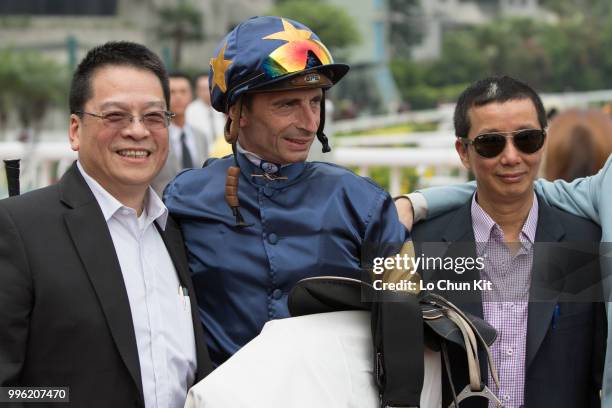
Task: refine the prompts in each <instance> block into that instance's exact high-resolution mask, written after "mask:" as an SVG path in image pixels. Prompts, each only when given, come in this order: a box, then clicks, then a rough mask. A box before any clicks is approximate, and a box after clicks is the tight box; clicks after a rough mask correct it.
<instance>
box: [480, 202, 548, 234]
mask: <svg viewBox="0 0 612 408" xmlns="http://www.w3.org/2000/svg"><path fill="white" fill-rule="evenodd" d="M538 208H539V205H538V197H537V195H536V194H535V193H534V194H533V203H532V205H531V209H530V210H529V214H528V215H527V219H526V220H525V223H524V224H523V227H522V228H521V233H520V235H519V239H520V240H521V242H523V243H526V242H529V243H530V244H533V243H534V242H535V234H536V230H537V226H538ZM471 213H472V227H473V228H474V239H475V241H476V242H487V241H489V240H490V239H491V232H492V231H493V230H494V229H498V230H499V231H500V232H501V228H500V227H499V225H497V223H496V222H495V221H493V219H492V218H491V217H490V216H489V214H487V213H486V212H485V210H483V208H482V207H481V206H480V205H479V204H478V202H477V201H476V194H474V195H473V196H472V206H471Z"/></svg>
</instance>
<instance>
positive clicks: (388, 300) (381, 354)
mask: <svg viewBox="0 0 612 408" xmlns="http://www.w3.org/2000/svg"><path fill="white" fill-rule="evenodd" d="M375 296H376V299H375V301H374V302H373V303H372V339H373V341H374V358H375V362H374V364H375V365H374V367H375V370H376V372H375V377H376V381H377V383H378V388H379V390H380V403H381V408H392V407H418V406H419V405H420V397H421V391H422V389H423V379H424V370H425V367H424V365H425V363H424V358H423V355H424V353H425V346H424V338H423V318H422V314H421V307H420V305H419V299H418V298H417V296H415V295H412V294H409V293H402V292H393V291H379V292H376V295H375ZM407 351H408V352H407Z"/></svg>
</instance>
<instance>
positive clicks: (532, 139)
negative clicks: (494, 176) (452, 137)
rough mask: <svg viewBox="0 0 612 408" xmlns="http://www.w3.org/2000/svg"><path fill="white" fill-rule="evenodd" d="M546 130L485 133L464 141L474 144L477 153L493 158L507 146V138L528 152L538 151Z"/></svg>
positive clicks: (521, 149)
mask: <svg viewBox="0 0 612 408" xmlns="http://www.w3.org/2000/svg"><path fill="white" fill-rule="evenodd" d="M545 138H546V131H545V130H543V129H521V130H515V131H514V132H494V133H483V134H481V135H478V136H476V137H475V138H474V140H468V139H464V140H463V143H464V144H466V145H468V144H471V145H472V146H474V150H476V153H478V154H479V155H481V156H482V157H486V158H492V157H495V156H497V155H499V154H500V153H501V152H503V151H504V149H505V148H506V139H512V143H514V147H516V148H517V149H518V150H520V151H521V152H523V153H526V154H532V153H535V152H537V151H538V150H540V149H541V148H542V146H543V145H544V139H545Z"/></svg>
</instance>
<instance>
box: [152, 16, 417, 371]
mask: <svg viewBox="0 0 612 408" xmlns="http://www.w3.org/2000/svg"><path fill="white" fill-rule="evenodd" d="M348 69H349V67H348V66H347V65H345V64H338V63H334V61H333V59H332V57H331V55H330V53H329V51H328V50H327V48H326V47H325V46H324V45H323V43H322V42H321V41H320V40H319V38H318V37H317V36H316V34H315V33H313V32H312V31H311V30H310V29H309V28H308V27H306V26H304V25H303V24H301V23H299V22H297V21H292V20H289V19H285V18H281V17H274V16H267V17H254V18H251V19H249V20H247V21H244V22H242V23H241V24H239V25H238V26H237V27H236V28H235V29H234V30H232V31H231V32H230V33H229V34H228V35H227V36H226V37H225V38H224V39H223V40H222V41H221V43H220V44H219V46H218V47H217V50H216V51H215V56H214V57H213V58H212V60H211V81H210V84H211V100H212V105H213V107H214V108H215V109H216V110H217V111H220V112H224V113H227V114H228V120H227V123H226V129H225V137H226V140H227V141H228V143H230V144H231V145H232V147H233V150H234V154H233V155H230V156H227V157H224V158H222V159H210V160H209V161H207V163H206V165H205V167H204V168H202V169H193V170H186V171H184V172H183V173H181V174H179V175H178V176H177V177H176V178H175V179H174V181H172V182H171V183H170V184H169V185H168V187H167V189H166V191H165V194H164V201H165V203H166V205H167V206H168V208H169V209H170V212H171V214H172V215H173V216H174V217H175V218H176V219H177V220H178V221H179V223H180V226H181V228H182V231H183V234H184V237H185V243H186V245H187V247H188V252H189V261H190V267H191V271H192V276H193V280H194V283H195V287H196V291H197V295H198V301H199V304H200V316H201V318H202V321H203V323H204V327H205V330H207V332H208V333H209V336H210V337H209V349H210V351H211V355H212V356H213V360H214V362H215V363H217V364H220V363H223V362H224V361H225V360H227V359H228V358H229V357H231V355H232V354H234V353H235V352H236V351H237V350H238V349H240V348H241V347H242V346H244V345H245V344H246V343H247V342H249V341H250V340H252V339H253V338H254V337H255V336H256V335H258V334H259V332H260V331H261V329H262V327H263V326H264V324H265V323H266V322H267V321H268V320H271V319H277V318H283V317H287V316H288V315H289V312H288V307H287V295H288V293H289V291H290V290H291V288H292V287H293V286H294V285H295V283H296V282H297V281H299V280H300V279H303V278H306V277H311V276H318V275H326V274H327V275H340V276H349V277H353V278H361V264H362V261H363V260H365V259H366V258H367V257H368V256H372V255H374V256H378V255H375V254H380V255H384V254H383V253H381V251H379V248H378V247H377V246H379V245H380V246H384V245H385V244H399V245H400V246H401V245H402V244H403V243H404V241H406V240H407V238H408V235H407V232H406V230H405V228H404V227H403V225H401V223H400V222H399V220H398V218H397V213H396V211H395V207H394V206H393V201H392V200H391V199H390V197H389V195H388V194H387V193H386V192H385V191H384V190H383V189H382V188H380V187H379V186H377V185H375V184H374V183H372V182H371V181H369V180H367V179H364V178H361V177H358V176H356V175H355V174H354V173H352V172H351V171H349V170H347V169H344V168H341V167H338V166H335V165H332V164H328V163H323V162H307V161H306V158H307V156H308V152H309V150H310V147H311V145H312V143H313V142H314V141H315V139H318V141H319V142H321V144H322V146H323V151H324V152H327V151H329V150H330V147H329V143H328V140H327V137H326V136H325V135H324V133H323V126H324V119H325V107H324V100H325V92H326V91H327V89H329V88H331V87H332V86H333V85H334V84H335V83H337V82H338V81H339V80H340V79H341V78H342V77H343V76H344V75H345V74H346V73H347V71H348ZM368 246H369V250H368V249H367V247H368Z"/></svg>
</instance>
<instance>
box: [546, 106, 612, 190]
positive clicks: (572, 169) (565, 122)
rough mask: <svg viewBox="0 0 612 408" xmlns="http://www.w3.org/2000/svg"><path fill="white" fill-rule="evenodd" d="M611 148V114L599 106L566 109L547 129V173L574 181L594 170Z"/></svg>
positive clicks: (592, 172)
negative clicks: (596, 108)
mask: <svg viewBox="0 0 612 408" xmlns="http://www.w3.org/2000/svg"><path fill="white" fill-rule="evenodd" d="M611 152H612V118H611V117H610V115H609V114H607V113H604V112H602V111H600V110H586V111H581V110H577V109H571V110H567V111H565V112H562V113H560V114H558V115H556V116H555V117H554V119H553V120H552V122H551V123H550V126H549V130H548V141H547V148H546V155H545V164H544V177H545V178H546V179H548V180H556V179H563V180H566V181H571V180H573V179H575V178H578V177H585V176H590V175H592V174H595V173H597V172H598V171H599V169H600V168H601V167H602V166H603V165H604V163H605V162H606V159H607V158H608V156H609V155H610V153H611Z"/></svg>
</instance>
